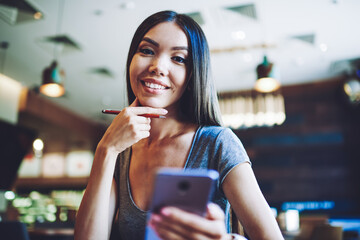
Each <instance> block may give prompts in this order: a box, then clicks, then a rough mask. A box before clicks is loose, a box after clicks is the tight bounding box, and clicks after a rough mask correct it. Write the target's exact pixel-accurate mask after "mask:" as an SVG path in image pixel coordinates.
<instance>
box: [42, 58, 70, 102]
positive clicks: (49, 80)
mask: <svg viewBox="0 0 360 240" xmlns="http://www.w3.org/2000/svg"><path fill="white" fill-rule="evenodd" d="M64 76H65V74H64V71H63V70H59V68H58V64H57V62H56V61H53V62H52V63H51V65H50V66H49V67H47V68H45V69H44V71H43V75H42V84H41V86H40V92H41V93H42V94H44V95H46V96H49V97H61V96H62V95H64V93H65V88H64V86H63V78H64Z"/></svg>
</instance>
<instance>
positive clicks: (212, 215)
mask: <svg viewBox="0 0 360 240" xmlns="http://www.w3.org/2000/svg"><path fill="white" fill-rule="evenodd" d="M206 217H207V218H208V219H211V220H224V219H225V214H224V212H223V210H222V209H221V208H220V207H219V205H217V204H215V203H209V204H208V205H207V214H206Z"/></svg>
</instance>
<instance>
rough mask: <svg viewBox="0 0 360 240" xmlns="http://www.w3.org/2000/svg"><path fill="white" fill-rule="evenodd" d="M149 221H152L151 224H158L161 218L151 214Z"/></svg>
mask: <svg viewBox="0 0 360 240" xmlns="http://www.w3.org/2000/svg"><path fill="white" fill-rule="evenodd" d="M151 220H152V221H153V222H155V223H157V222H160V221H161V217H160V216H159V215H155V214H153V215H152V216H151Z"/></svg>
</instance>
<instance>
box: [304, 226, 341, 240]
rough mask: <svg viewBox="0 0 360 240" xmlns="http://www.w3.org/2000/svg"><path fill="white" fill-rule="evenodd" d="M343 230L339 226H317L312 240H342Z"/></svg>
mask: <svg viewBox="0 0 360 240" xmlns="http://www.w3.org/2000/svg"><path fill="white" fill-rule="evenodd" d="M342 237H343V230H342V227H339V226H331V225H319V226H316V227H315V229H314V231H313V233H312V235H311V240H324V239H326V240H342Z"/></svg>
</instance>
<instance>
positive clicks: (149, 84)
mask: <svg viewBox="0 0 360 240" xmlns="http://www.w3.org/2000/svg"><path fill="white" fill-rule="evenodd" d="M145 86H147V87H149V88H154V89H165V87H164V86H161V85H159V84H155V83H149V82H145Z"/></svg>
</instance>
